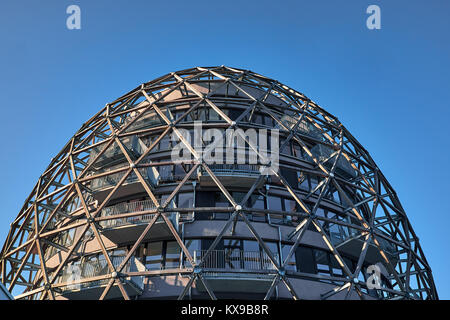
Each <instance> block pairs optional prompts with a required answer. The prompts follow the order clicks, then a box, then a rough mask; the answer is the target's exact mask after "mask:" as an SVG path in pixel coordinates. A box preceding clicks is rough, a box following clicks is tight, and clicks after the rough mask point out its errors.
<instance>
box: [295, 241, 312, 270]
mask: <svg viewBox="0 0 450 320" xmlns="http://www.w3.org/2000/svg"><path fill="white" fill-rule="evenodd" d="M295 258H296V262H297V270H298V271H300V272H306V273H316V263H315V259H314V252H313V250H312V249H311V248H305V247H298V248H297V250H296V252H295Z"/></svg>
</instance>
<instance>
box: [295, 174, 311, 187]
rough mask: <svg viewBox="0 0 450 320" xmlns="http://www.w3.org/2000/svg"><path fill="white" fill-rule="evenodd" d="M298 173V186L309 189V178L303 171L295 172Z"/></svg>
mask: <svg viewBox="0 0 450 320" xmlns="http://www.w3.org/2000/svg"><path fill="white" fill-rule="evenodd" d="M297 174H298V187H299V188H300V189H302V190H306V191H309V179H308V176H307V175H306V174H304V173H303V172H297Z"/></svg>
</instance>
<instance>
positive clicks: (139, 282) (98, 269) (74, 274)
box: [56, 256, 144, 293]
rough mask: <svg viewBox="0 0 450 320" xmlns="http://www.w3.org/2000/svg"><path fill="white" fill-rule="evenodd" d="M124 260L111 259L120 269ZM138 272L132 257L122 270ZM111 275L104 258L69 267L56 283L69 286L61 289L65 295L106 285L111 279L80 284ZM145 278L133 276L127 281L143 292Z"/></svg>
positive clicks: (73, 264)
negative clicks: (90, 279)
mask: <svg viewBox="0 0 450 320" xmlns="http://www.w3.org/2000/svg"><path fill="white" fill-rule="evenodd" d="M124 258H125V257H124V256H112V257H110V259H111V263H112V264H113V266H114V268H118V267H119V265H120V264H121V263H122V261H123V259H124ZM136 271H138V267H137V264H136V258H135V257H131V258H130V260H128V262H127V263H126V265H125V266H124V268H123V269H122V272H136ZM110 273H111V270H109V267H108V264H107V262H106V260H105V259H104V258H103V259H97V260H93V261H84V262H83V261H77V262H73V263H71V264H69V265H67V267H65V268H64V269H63V270H62V272H61V274H60V275H59V276H58V278H57V279H56V283H57V284H58V283H67V285H65V286H63V287H61V290H62V292H63V293H64V292H71V291H78V290H82V289H86V288H93V287H98V286H102V285H106V284H107V283H108V281H109V280H110V279H101V280H94V281H87V282H82V283H78V282H80V281H82V280H84V279H89V278H94V277H98V276H105V275H108V274H110ZM143 278H144V277H143V276H133V277H129V278H128V279H127V280H130V281H131V282H133V284H134V285H135V286H137V288H139V289H141V290H143V289H144V283H143Z"/></svg>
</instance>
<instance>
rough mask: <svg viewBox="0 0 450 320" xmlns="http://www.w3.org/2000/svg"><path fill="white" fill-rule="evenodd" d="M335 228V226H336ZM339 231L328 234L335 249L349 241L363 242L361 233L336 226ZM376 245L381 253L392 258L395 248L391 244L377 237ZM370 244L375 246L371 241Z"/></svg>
mask: <svg viewBox="0 0 450 320" xmlns="http://www.w3.org/2000/svg"><path fill="white" fill-rule="evenodd" d="M336 226H337V225H336ZM338 229H339V231H334V232H329V234H330V240H331V243H332V244H333V245H335V246H337V247H339V246H340V245H341V244H343V243H344V242H348V241H351V240H358V239H359V240H360V241H364V238H363V237H362V236H361V232H360V231H357V230H356V229H353V228H349V227H347V226H338ZM377 240H378V243H379V244H380V247H381V249H382V250H383V251H385V252H386V253H388V254H390V255H392V256H394V255H395V253H396V247H395V245H394V244H392V243H391V242H389V241H387V240H385V239H383V238H380V237H377ZM370 244H371V245H373V246H375V243H374V241H373V240H371V241H370Z"/></svg>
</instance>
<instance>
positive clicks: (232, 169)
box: [202, 164, 260, 176]
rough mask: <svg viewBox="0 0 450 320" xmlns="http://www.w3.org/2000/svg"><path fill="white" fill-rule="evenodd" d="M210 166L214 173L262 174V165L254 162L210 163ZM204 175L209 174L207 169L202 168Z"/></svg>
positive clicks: (232, 174) (236, 174) (231, 174)
mask: <svg viewBox="0 0 450 320" xmlns="http://www.w3.org/2000/svg"><path fill="white" fill-rule="evenodd" d="M208 167H209V168H210V169H211V171H212V172H213V173H214V174H217V175H229V176H241V175H245V176H248V175H255V176H259V175H260V166H259V165H254V164H210V165H208ZM202 173H203V174H204V175H208V172H207V171H206V170H205V169H202Z"/></svg>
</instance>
